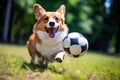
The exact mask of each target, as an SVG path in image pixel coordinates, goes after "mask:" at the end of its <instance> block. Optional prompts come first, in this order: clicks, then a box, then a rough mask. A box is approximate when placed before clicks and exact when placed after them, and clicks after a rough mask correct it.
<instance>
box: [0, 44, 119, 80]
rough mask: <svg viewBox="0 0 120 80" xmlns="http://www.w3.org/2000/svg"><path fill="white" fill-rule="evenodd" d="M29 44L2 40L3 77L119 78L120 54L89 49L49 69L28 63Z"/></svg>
mask: <svg viewBox="0 0 120 80" xmlns="http://www.w3.org/2000/svg"><path fill="white" fill-rule="evenodd" d="M29 62H30V56H29V54H28V51H27V49H26V46H24V45H23V46H22V45H8V44H0V80H120V56H112V55H104V54H101V53H100V52H99V53H97V52H87V53H86V54H85V55H83V56H82V57H79V58H71V57H69V56H66V57H65V60H64V62H63V63H62V64H59V63H57V62H54V63H51V64H50V65H49V67H48V68H47V69H46V68H44V67H42V66H40V65H39V64H38V63H37V62H36V63H35V65H31V64H29Z"/></svg>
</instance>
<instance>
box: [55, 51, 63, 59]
mask: <svg viewBox="0 0 120 80" xmlns="http://www.w3.org/2000/svg"><path fill="white" fill-rule="evenodd" d="M64 55H65V53H64V52H59V53H58V54H57V55H56V56H55V59H57V58H60V59H61V60H63V57H64Z"/></svg>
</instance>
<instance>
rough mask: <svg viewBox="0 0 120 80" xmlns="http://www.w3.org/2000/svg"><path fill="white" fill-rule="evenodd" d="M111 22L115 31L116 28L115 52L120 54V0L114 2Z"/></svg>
mask: <svg viewBox="0 0 120 80" xmlns="http://www.w3.org/2000/svg"><path fill="white" fill-rule="evenodd" d="M110 20H111V21H112V23H113V29H114V28H115V29H116V30H115V33H116V34H115V36H116V45H115V52H116V53H120V0H113V3H112V6H111V15H110Z"/></svg>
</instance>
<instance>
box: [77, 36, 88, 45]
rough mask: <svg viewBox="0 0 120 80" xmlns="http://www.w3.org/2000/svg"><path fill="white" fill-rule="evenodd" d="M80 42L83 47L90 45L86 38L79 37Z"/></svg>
mask: <svg viewBox="0 0 120 80" xmlns="http://www.w3.org/2000/svg"><path fill="white" fill-rule="evenodd" d="M78 41H79V44H80V45H81V46H84V45H86V44H87V45H88V41H87V39H86V38H84V37H79V38H78Z"/></svg>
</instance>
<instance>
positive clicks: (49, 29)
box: [45, 26, 59, 38]
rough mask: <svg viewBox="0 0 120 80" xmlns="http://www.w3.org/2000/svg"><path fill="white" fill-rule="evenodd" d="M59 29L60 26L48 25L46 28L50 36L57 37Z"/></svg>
mask: <svg viewBox="0 0 120 80" xmlns="http://www.w3.org/2000/svg"><path fill="white" fill-rule="evenodd" d="M58 29H59V26H58V27H57V28H47V27H45V30H46V32H47V33H48V36H49V37H50V38H54V37H55V33H56V32H57V31H58Z"/></svg>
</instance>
